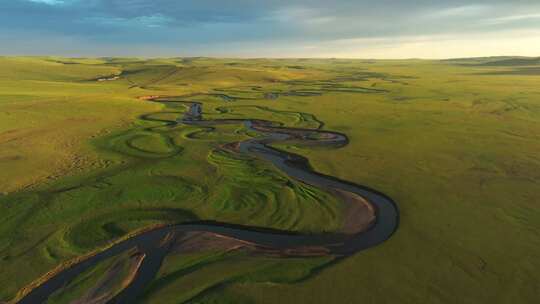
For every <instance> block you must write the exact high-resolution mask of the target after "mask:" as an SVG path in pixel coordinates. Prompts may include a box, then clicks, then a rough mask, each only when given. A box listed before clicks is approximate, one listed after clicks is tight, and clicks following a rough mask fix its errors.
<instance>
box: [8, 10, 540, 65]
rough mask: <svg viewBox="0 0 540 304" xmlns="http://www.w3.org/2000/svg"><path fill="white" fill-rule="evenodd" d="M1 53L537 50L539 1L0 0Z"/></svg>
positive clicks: (435, 54) (431, 54)
mask: <svg viewBox="0 0 540 304" xmlns="http://www.w3.org/2000/svg"><path fill="white" fill-rule="evenodd" d="M466 43H467V44H472V45H465V44H466ZM445 50H446V51H445ZM0 54H5V55H21V54H24V55H66V56H109V55H112V56H114V55H122V56H199V55H201V56H245V57H260V56H268V57H371V58H390V57H391V58H407V57H427V58H439V57H462V56H484V55H485V56H488V55H503V54H505V55H535V54H536V55H540V2H538V1H520V0H514V1H499V0H492V1H481V0H478V1H475V2H470V1H461V0H457V1H449V0H444V1H443V0H441V1H425V0H417V1H409V0H402V1H390V0H382V1H364V0H359V1H349V0H336V1H331V2H330V1H321V0H311V1H310V0H306V1H279V0H276V1H249V0H229V1H227V0H223V1H210V0H199V1H173V0H154V1H151V0H108V1H106V0H86V1H83V0H0Z"/></svg>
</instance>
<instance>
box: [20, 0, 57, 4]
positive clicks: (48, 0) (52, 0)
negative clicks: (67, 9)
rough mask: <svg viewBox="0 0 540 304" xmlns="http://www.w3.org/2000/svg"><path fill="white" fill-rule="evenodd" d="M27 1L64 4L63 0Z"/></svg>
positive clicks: (31, 0)
mask: <svg viewBox="0 0 540 304" xmlns="http://www.w3.org/2000/svg"><path fill="white" fill-rule="evenodd" d="M28 1H30V2H34V3H42V4H48V5H60V4H64V1H62V0H28Z"/></svg>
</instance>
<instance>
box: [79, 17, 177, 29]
mask: <svg viewBox="0 0 540 304" xmlns="http://www.w3.org/2000/svg"><path fill="white" fill-rule="evenodd" d="M172 21H174V20H173V19H171V18H170V17H167V16H164V15H161V14H155V15H150V16H139V17H135V18H121V17H115V18H113V17H89V18H85V19H83V20H82V22H84V23H94V24H99V25H110V26H120V27H129V26H142V27H148V28H157V27H163V26H165V25H167V24H168V23H170V22H172Z"/></svg>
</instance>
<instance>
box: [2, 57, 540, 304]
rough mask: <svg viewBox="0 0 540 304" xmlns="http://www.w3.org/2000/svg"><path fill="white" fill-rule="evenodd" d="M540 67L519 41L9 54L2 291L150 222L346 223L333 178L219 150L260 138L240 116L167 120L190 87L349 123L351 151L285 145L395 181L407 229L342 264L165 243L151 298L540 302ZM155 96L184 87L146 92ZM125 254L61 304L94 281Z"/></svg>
mask: <svg viewBox="0 0 540 304" xmlns="http://www.w3.org/2000/svg"><path fill="white" fill-rule="evenodd" d="M539 70H540V64H539V63H538V60H537V59H535V58H513V57H501V58H475V59H459V60H448V61H425V60H387V61H373V60H344V59H340V60H338V59H332V60H330V59H328V60H322V59H321V60H319V59H297V60H293V59H287V60H278V59H252V60H235V59H209V58H168V59H149V60H145V59H137V58H97V59H95V58H72V59H67V58H52V57H42V58H41V57H32V58H26V57H24V58H23V57H21V58H14V57H6V58H0V193H2V194H0V223H1V224H0V240H1V242H0V270H1V271H0V302H1V301H9V300H10V299H13V298H14V296H15V295H16V293H17V292H18V291H19V290H20V289H21V288H23V287H24V286H27V285H28V284H29V283H31V282H32V281H34V280H36V279H37V278H38V277H40V276H41V275H43V274H44V273H46V272H47V271H49V270H51V269H53V268H54V267H56V266H57V265H59V264H61V263H63V262H65V261H67V260H69V259H72V258H75V257H77V256H81V255H84V254H87V253H89V252H92V251H95V250H99V248H103V247H104V246H107V245H108V244H110V243H111V242H113V241H114V240H116V239H118V238H120V237H122V236H125V235H127V234H129V233H131V232H133V231H136V230H137V229H142V228H145V227H149V226H152V225H157V224H168V223H181V222H187V221H192V220H197V219H204V220H219V221H223V222H230V223H238V224H244V225H254V226H262V227H272V228H280V229H287V230H293V231H301V232H304V233H317V232H323V231H336V230H338V229H339V228H340V227H341V225H342V210H343V208H344V206H343V204H342V202H341V201H339V200H338V199H336V198H334V197H333V196H332V195H331V194H328V193H325V192H323V191H321V190H318V189H316V188H314V187H310V186H307V185H305V184H302V183H299V182H297V181H294V180H290V179H289V178H288V177H287V176H285V175H284V174H283V173H281V172H279V171H277V170H276V169H274V168H273V167H272V166H271V165H269V164H267V163H264V162H262V161H260V160H256V159H253V158H250V157H244V156H239V155H235V154H232V153H227V152H224V151H222V150H219V149H218V148H219V147H220V145H222V144H225V143H230V142H234V141H238V140H242V139H246V138H249V137H250V136H257V135H256V134H252V133H251V132H249V131H248V130H246V129H245V127H244V126H243V125H242V124H241V123H239V124H230V125H218V126H215V128H208V127H197V126H187V125H182V124H179V125H177V126H173V123H174V121H175V120H176V119H177V118H178V117H181V115H182V113H183V111H185V109H186V108H185V105H184V104H182V103H179V102H174V100H178V101H180V100H193V101H199V102H202V103H203V105H204V108H203V114H204V117H205V118H208V119H214V118H235V119H242V118H258V119H267V120H272V121H277V122H280V123H281V124H283V125H285V126H293V127H299V128H322V129H327V130H332V131H338V132H342V133H345V134H347V136H348V137H349V139H350V144H349V145H348V146H346V147H344V148H341V149H338V150H335V149H332V150H330V149H327V148H313V147H302V146H296V145H294V143H289V144H283V145H280V148H282V149H287V150H290V151H294V152H295V153H298V154H301V155H304V156H306V157H308V158H309V159H310V162H311V164H312V166H313V167H314V168H315V169H316V170H318V171H320V172H323V173H325V174H329V175H332V176H336V177H339V178H341V179H345V180H349V181H352V182H355V183H358V184H362V185H366V186H369V187H371V188H375V189H377V190H379V191H381V192H384V193H386V194H387V195H389V196H390V197H392V198H393V199H394V200H395V201H396V202H397V203H398V205H399V209H400V226H399V229H398V231H397V233H396V234H395V235H394V236H393V237H392V238H391V239H390V240H389V241H387V242H385V243H384V244H382V245H380V246H378V247H376V248H372V249H369V250H366V251H363V252H361V253H358V254H356V255H354V256H352V257H349V258H347V259H343V260H339V261H337V260H334V259H333V258H331V257H327V258H310V259H307V258H294V259H279V258H273V257H262V256H251V255H248V254H245V253H242V252H232V253H225V252H204V253H200V254H174V255H169V256H167V258H166V259H165V261H164V263H163V266H162V269H161V270H160V273H159V274H158V276H157V277H156V279H155V281H154V282H153V283H152V284H151V286H148V288H147V289H146V290H145V294H144V297H143V298H142V299H141V302H144V303H183V302H186V303H508V302H514V303H535V301H536V300H537V299H538V297H539V296H540V294H539V292H538V290H540V272H539V270H540V260H538V256H540V211H538V208H537V205H538V202H540V191H539V189H540V156H539V155H540V86H539V85H538V84H539V83H540V72H538V71H539ZM115 76H119V78H118V79H116V80H104V79H107V78H111V79H112V78H113V77H115ZM156 95H160V96H161V95H162V96H181V97H176V98H168V100H171V102H167V103H165V105H164V104H162V103H157V102H152V101H144V100H141V99H138V98H137V97H140V96H156ZM170 126H173V127H170ZM120 258H121V257H120ZM117 259H118V258H117V257H115V258H112V259H111V260H110V261H104V262H102V263H101V264H100V265H99V266H98V267H96V268H95V269H94V270H91V271H88V272H86V273H83V274H81V275H80V277H79V278H78V279H77V280H76V281H75V282H73V283H72V284H70V285H69V286H66V287H65V288H64V289H63V290H60V291H59V292H58V293H57V294H55V295H54V296H53V297H52V298H51V299H50V302H51V303H69V302H70V301H71V300H72V299H75V298H76V296H77V295H81V294H84V290H83V289H84V288H86V287H87V286H91V285H92V284H95V282H99V281H100V278H101V279H102V277H103V276H104V273H106V272H107V269H108V268H110V267H111V265H113V264H114V263H116V262H117ZM115 284H118V283H117V282H116V283H115Z"/></svg>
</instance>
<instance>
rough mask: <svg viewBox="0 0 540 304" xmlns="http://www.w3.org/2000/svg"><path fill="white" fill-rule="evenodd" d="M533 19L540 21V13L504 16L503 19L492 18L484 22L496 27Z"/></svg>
mask: <svg viewBox="0 0 540 304" xmlns="http://www.w3.org/2000/svg"><path fill="white" fill-rule="evenodd" d="M533 19H540V13H538V14H523V15H510V16H503V17H497V18H490V19H486V20H484V23H485V24H490V25H495V24H503V23H509V22H516V21H523V20H533Z"/></svg>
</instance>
